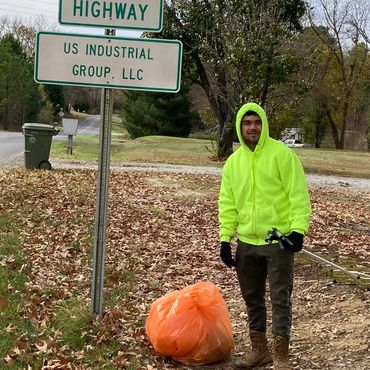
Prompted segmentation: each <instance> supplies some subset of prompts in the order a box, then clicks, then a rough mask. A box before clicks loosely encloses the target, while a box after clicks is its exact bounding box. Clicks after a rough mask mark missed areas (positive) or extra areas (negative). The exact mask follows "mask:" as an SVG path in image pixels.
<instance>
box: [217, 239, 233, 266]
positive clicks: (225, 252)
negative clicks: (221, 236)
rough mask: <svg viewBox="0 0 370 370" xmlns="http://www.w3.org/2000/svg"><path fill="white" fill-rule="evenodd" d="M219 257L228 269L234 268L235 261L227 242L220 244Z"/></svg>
mask: <svg viewBox="0 0 370 370" xmlns="http://www.w3.org/2000/svg"><path fill="white" fill-rule="evenodd" d="M220 257H221V259H222V262H223V263H224V264H225V265H226V266H227V267H229V268H231V267H233V266H235V260H234V259H233V256H232V254H231V247H230V243H228V242H221V248H220Z"/></svg>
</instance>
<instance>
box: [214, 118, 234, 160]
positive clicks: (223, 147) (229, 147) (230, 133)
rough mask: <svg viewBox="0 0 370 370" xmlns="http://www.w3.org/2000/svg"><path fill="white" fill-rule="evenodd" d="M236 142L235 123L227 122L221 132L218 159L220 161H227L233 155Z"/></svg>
mask: <svg viewBox="0 0 370 370" xmlns="http://www.w3.org/2000/svg"><path fill="white" fill-rule="evenodd" d="M233 142H234V122H233V121H231V120H230V121H227V122H225V123H224V125H223V130H222V131H220V137H219V140H218V151H217V157H218V159H220V160H225V159H227V157H229V156H230V155H231V154H232V153H233Z"/></svg>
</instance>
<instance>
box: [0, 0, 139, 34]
mask: <svg viewBox="0 0 370 370" xmlns="http://www.w3.org/2000/svg"><path fill="white" fill-rule="evenodd" d="M58 10H59V0H0V17H2V16H7V17H9V18H17V19H21V20H22V21H23V22H24V23H26V24H28V25H32V24H34V22H35V21H36V20H37V18H40V16H42V17H43V18H44V19H45V21H46V22H47V23H48V24H50V25H53V26H54V28H55V27H58V32H65V33H82V34H95V35H104V28H102V27H96V28H91V27H77V26H68V27H67V26H61V25H60V24H59V23H58ZM45 31H47V30H45ZM140 34H141V32H137V31H123V30H117V31H116V35H117V36H126V37H140Z"/></svg>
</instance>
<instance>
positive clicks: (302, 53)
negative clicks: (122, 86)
mask: <svg viewBox="0 0 370 370" xmlns="http://www.w3.org/2000/svg"><path fill="white" fill-rule="evenodd" d="M369 21H370V3H369V2H368V1H366V0H355V1H352V0H351V1H350V0H315V1H314V0H310V1H308V2H306V1H304V0H247V1H246V0H194V1H189V0H170V1H166V2H165V8H164V27H163V30H162V32H160V33H156V34H144V35H143V37H155V38H168V39H178V40H181V41H182V42H183V45H184V54H183V70H182V89H181V91H180V92H179V93H178V94H175V96H174V95H173V94H161V93H154V94H153V93H142V92H130V93H127V92H125V91H123V90H115V91H114V111H115V112H116V113H120V114H121V115H122V117H123V121H124V124H125V125H126V126H127V128H128V131H129V133H130V134H131V136H132V137H137V136H143V135H148V134H161V135H172V136H187V135H188V134H189V133H191V132H195V131H201V132H206V133H210V134H212V135H214V137H215V138H216V139H217V143H218V146H217V156H218V157H219V158H220V159H223V158H226V157H227V156H228V155H229V154H230V153H231V151H232V143H233V140H234V139H235V133H234V119H235V114H236V112H237V110H238V109H239V107H240V106H241V105H242V104H244V103H245V102H247V101H256V102H258V103H260V104H261V105H263V106H264V107H265V109H266V111H267V112H268V115H269V119H270V131H271V135H272V136H273V137H275V138H278V139H279V138H280V137H281V133H282V131H283V130H284V129H285V128H292V127H294V128H298V129H299V130H300V132H301V133H302V134H303V137H304V140H305V142H307V143H311V144H312V145H313V146H315V147H334V148H337V149H357V150H368V149H369V134H368V132H369V122H370V120H369V114H370V112H369V106H370V104H369V103H370V87H369V86H370V53H369V50H370V49H369V41H370V23H369ZM41 30H42V31H58V28H57V26H56V25H50V24H47V23H46V22H45V21H44V20H43V19H42V18H40V20H39V21H38V22H35V23H34V24H26V23H25V22H24V21H22V20H21V19H16V20H14V19H9V18H7V17H2V18H0V129H3V130H10V131H19V130H20V129H21V127H22V124H23V123H24V122H45V123H51V122H54V121H57V120H58V116H57V113H58V112H59V111H60V108H63V109H64V110H65V111H68V109H69V107H70V106H73V107H74V109H76V110H80V111H85V112H87V113H90V114H99V110H100V89H95V88H86V87H69V86H56V85H39V84H36V83H35V82H34V79H33V68H34V66H33V64H34V54H35V36H36V33H37V32H38V31H41ZM174 107H176V109H174ZM135 112H141V113H142V114H141V115H139V114H137V113H135ZM169 117H170V118H171V119H169ZM153 122H155V124H153Z"/></svg>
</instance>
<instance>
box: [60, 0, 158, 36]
mask: <svg viewBox="0 0 370 370" xmlns="http://www.w3.org/2000/svg"><path fill="white" fill-rule="evenodd" d="M163 1H164V0H59V23H60V24H62V25H77V26H88V27H104V28H125V29H135V30H141V31H153V32H159V31H160V30H161V29H162V24H163Z"/></svg>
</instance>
